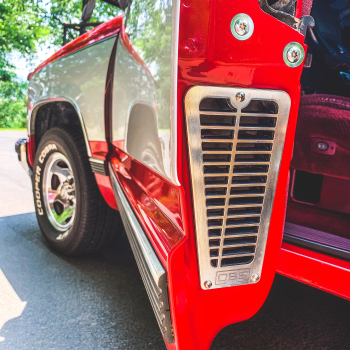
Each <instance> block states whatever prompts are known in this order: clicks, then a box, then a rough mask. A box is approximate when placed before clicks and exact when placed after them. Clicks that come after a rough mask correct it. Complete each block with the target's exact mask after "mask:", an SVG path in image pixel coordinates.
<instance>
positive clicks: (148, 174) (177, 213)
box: [111, 148, 184, 269]
mask: <svg viewBox="0 0 350 350" xmlns="http://www.w3.org/2000/svg"><path fill="white" fill-rule="evenodd" d="M111 164H112V167H113V170H114V171H115V174H116V176H117V178H118V180H119V183H120V185H121V186H122V188H123V190H124V192H125V194H126V196H127V198H128V200H129V202H130V204H131V205H132V207H133V209H134V211H135V213H136V215H137V216H138V219H139V220H140V222H141V224H142V226H143V228H144V230H145V232H146V234H147V236H148V238H149V240H150V242H151V244H152V246H153V248H154V249H155V251H156V252H157V255H158V257H159V259H160V261H161V262H162V264H163V265H164V267H165V268H166V269H167V267H168V259H169V254H170V253H171V252H172V251H173V250H174V249H175V247H176V246H177V245H179V243H180V242H181V241H182V240H183V238H184V231H183V226H184V223H183V215H182V214H183V213H182V212H181V206H180V204H181V198H180V196H181V194H180V191H181V189H180V188H179V187H177V186H175V185H174V184H172V183H171V182H169V181H166V180H165V179H164V178H162V177H161V176H160V175H158V174H157V173H155V172H154V171H152V170H150V169H149V168H147V167H145V166H144V165H142V164H141V163H140V162H138V161H137V160H135V159H133V158H132V157H131V156H129V155H128V154H126V153H124V152H123V151H121V150H120V149H118V148H115V149H114V153H113V154H112V156H111Z"/></svg>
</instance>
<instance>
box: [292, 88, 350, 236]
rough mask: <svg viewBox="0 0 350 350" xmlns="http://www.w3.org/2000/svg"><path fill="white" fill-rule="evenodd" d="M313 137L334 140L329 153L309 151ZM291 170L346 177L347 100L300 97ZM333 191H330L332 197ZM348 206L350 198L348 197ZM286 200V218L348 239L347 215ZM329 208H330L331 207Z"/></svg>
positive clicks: (349, 159) (349, 169)
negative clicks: (334, 144) (333, 150)
mask: <svg viewBox="0 0 350 350" xmlns="http://www.w3.org/2000/svg"><path fill="white" fill-rule="evenodd" d="M313 138H318V139H323V140H327V141H331V142H335V143H336V150H335V153H334V154H333V155H328V154H322V153H317V152H315V151H312V149H311V143H312V139H313ZM291 168H292V169H297V170H303V171H307V172H310V173H316V174H322V175H328V176H333V177H338V178H339V177H340V178H344V179H350V99H349V98H345V97H339V96H330V95H306V96H303V97H302V98H301V101H300V110H299V116H298V123H297V128H296V135H295V146H294V154H293V159H292V163H291ZM337 193H338V192H337V191H334V193H332V194H331V196H332V199H333V198H334V200H336V198H337ZM348 203H349V205H350V198H349V202H348ZM328 209H331V210H324V209H321V208H317V205H316V206H312V205H307V204H301V203H295V202H293V200H292V199H291V198H290V199H289V201H288V207H287V215H286V221H287V222H291V223H294V224H297V225H300V226H305V227H309V228H313V229H316V230H319V231H324V232H328V233H331V234H334V235H337V236H342V237H346V238H350V215H348V214H341V213H339V212H338V213H337V212H336V209H335V208H329V207H328ZM332 209H333V210H332Z"/></svg>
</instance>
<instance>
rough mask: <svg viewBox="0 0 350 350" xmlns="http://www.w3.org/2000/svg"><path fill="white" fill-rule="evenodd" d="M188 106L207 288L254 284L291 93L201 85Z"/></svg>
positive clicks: (203, 278)
mask: <svg viewBox="0 0 350 350" xmlns="http://www.w3.org/2000/svg"><path fill="white" fill-rule="evenodd" d="M242 93H243V94H244V97H245V98H244V100H243V101H241V102H238V101H237V100H236V98H235V97H236V94H242ZM240 96H241V95H240ZM185 110H186V120H187V135H188V145H189V153H190V163H191V178H192V188H193V198H194V208H195V222H196V234H197V251H198V259H199V269H200V278H201V286H202V288H204V289H207V288H208V287H210V288H221V287H227V286H232V285H242V284H248V283H255V282H257V281H258V280H259V278H260V275H261V269H262V264H263V258H264V253H265V246H266V240H267V235H268V230H269V223H270V218H271V211H272V205H273V200H274V195H275V189H276V184H277V177H278V170H279V166H280V161H281V155H282V149H283V144H284V138H285V131H286V126H287V121H288V115H289V110H290V98H289V96H288V95H287V94H286V93H285V92H282V91H271V90H255V89H254V90H253V89H236V88H216V87H202V86H197V87H194V88H192V89H191V90H190V91H189V92H188V94H187V95H186V100H185Z"/></svg>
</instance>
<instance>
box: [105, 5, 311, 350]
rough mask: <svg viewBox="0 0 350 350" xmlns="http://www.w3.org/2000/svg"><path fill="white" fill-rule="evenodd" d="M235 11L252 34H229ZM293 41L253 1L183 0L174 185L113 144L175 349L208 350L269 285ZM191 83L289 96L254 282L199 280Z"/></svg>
mask: <svg viewBox="0 0 350 350" xmlns="http://www.w3.org/2000/svg"><path fill="white" fill-rule="evenodd" d="M242 12H243V13H248V14H249V15H250V16H251V17H252V19H253V21H254V24H255V32H254V33H253V35H252V37H251V38H250V39H249V40H247V41H244V42H241V41H238V40H236V39H235V38H234V37H233V36H232V34H231V32H230V22H231V19H232V18H233V17H234V16H235V15H236V14H237V13H242ZM272 27H274V28H275V30H274V32H273V40H271V35H272V34H271V28H272ZM292 41H297V42H299V43H301V44H302V45H303V42H304V37H303V36H302V35H301V34H299V33H298V32H296V31H295V30H293V29H291V28H290V27H288V26H287V25H285V24H283V23H281V22H279V21H278V20H277V19H275V18H273V17H271V16H269V15H267V14H266V13H264V12H263V11H262V10H261V9H260V7H259V4H258V2H257V1H254V0H248V1H247V0H246V1H243V0H237V1H236V2H235V3H234V4H232V2H228V1H227V0H217V1H209V0H204V1H203V0H186V1H184V2H183V3H182V5H181V10H180V33H179V66H178V101H177V110H178V115H177V123H178V124H177V129H178V135H177V152H178V168H177V172H178V176H179V181H180V184H181V186H179V187H178V186H174V185H173V184H171V183H169V182H168V181H166V180H165V179H163V178H161V177H160V176H159V175H157V174H156V173H154V172H152V171H151V170H149V169H148V168H146V167H145V166H143V165H141V164H140V163H139V162H137V161H135V160H134V159H132V158H131V157H130V156H128V155H126V154H125V153H123V152H122V151H121V150H120V149H118V148H115V153H114V154H113V156H112V158H111V161H112V165H113V169H114V170H115V172H116V175H117V177H118V180H119V182H120V183H121V185H122V187H123V189H124V191H125V193H126V195H127V197H128V199H129V201H130V204H131V205H132V207H133V209H134V211H135V213H136V215H137V216H138V218H139V220H140V222H141V224H142V226H143V227H144V229H145V231H146V234H147V235H148V237H149V239H150V241H151V243H152V245H153V247H154V248H155V251H156V252H157V254H158V256H159V257H160V260H161V262H162V263H163V264H164V266H165V268H166V269H167V273H168V285H169V298H170V306H171V315H172V320H173V326H174V335H175V342H176V343H175V344H176V348H177V349H201V350H202V349H203V350H205V349H209V348H210V345H211V343H212V341H213V339H214V337H215V336H216V334H217V333H218V332H219V331H220V330H221V329H222V328H224V327H225V326H227V325H229V324H231V323H234V322H239V321H243V320H245V319H247V318H249V317H251V316H253V315H254V314H255V313H256V312H257V311H258V310H259V309H260V307H261V306H262V304H263V303H264V301H265V299H266V297H267V295H268V293H269V290H270V288H271V285H272V282H273V278H274V275H275V271H276V268H277V263H278V257H279V251H280V247H281V241H282V231H283V224H284V212H285V203H286V187H287V181H288V173H289V164H290V159H291V155H292V148H293V140H294V133H295V126H296V118H297V113H298V106H299V96H300V84H299V81H300V76H301V71H302V66H300V67H298V68H290V67H287V66H286V65H285V63H284V62H283V56H282V53H283V49H284V47H285V46H286V45H287V44H288V43H290V42H292ZM304 48H305V50H306V47H305V46H304ZM195 85H214V86H242V87H245V88H264V89H266V88H270V89H278V90H283V91H286V92H287V93H288V94H289V96H290V97H291V100H292V106H291V112H290V119H289V124H288V129H287V136H286V142H285V147H284V150H283V156H282V162H281V168H280V176H279V181H278V184H277V189H276V196H275V200H274V207H273V212H272V217H271V225H270V232H269V237H268V242H267V247H266V254H265V260H264V266H263V270H262V276H261V280H260V281H259V282H258V283H256V284H254V285H245V286H236V287H229V288H222V289H215V290H206V291H205V290H202V289H201V287H200V284H199V276H198V265H197V258H196V256H197V253H196V242H195V227H194V221H193V208H192V195H191V185H190V169H189V165H188V164H189V163H188V151H187V144H186V137H185V136H186V134H185V133H186V129H185V124H184V115H183V107H184V106H183V102H184V96H185V94H186V92H187V91H188V90H189V89H190V88H191V87H192V86H195ZM115 146H116V145H115ZM121 146H122V145H121ZM169 188H172V191H171V192H172V194H171V197H170V198H169V191H170V189H169ZM162 196H166V197H168V201H167V203H166V204H165V206H166V208H164V207H162V206H161V205H160V200H159V198H161V197H162ZM174 214H176V215H175V216H174Z"/></svg>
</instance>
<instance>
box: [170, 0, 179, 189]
mask: <svg viewBox="0 0 350 350" xmlns="http://www.w3.org/2000/svg"><path fill="white" fill-rule="evenodd" d="M173 1H174V2H173V35H172V67H171V91H170V119H171V124H170V125H171V135H170V139H171V149H170V150H171V177H172V181H173V182H174V183H175V184H176V185H180V182H179V178H178V174H177V75H178V61H179V26H180V0H173Z"/></svg>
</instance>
